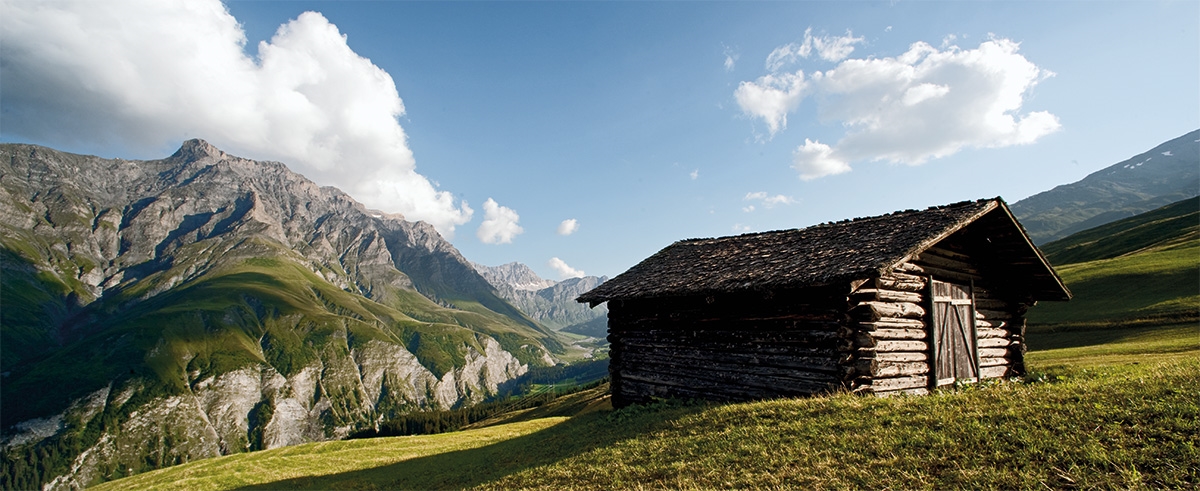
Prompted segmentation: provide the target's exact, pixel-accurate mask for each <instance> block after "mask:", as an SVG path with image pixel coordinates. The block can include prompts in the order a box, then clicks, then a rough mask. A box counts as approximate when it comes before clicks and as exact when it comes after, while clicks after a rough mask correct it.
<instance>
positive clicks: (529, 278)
mask: <svg viewBox="0 0 1200 491" xmlns="http://www.w3.org/2000/svg"><path fill="white" fill-rule="evenodd" d="M473 265H474V266H475V270H476V271H478V272H479V274H480V275H483V278H484V279H486V280H488V283H491V284H492V286H495V287H496V288H499V289H503V288H505V287H507V288H512V289H514V290H520V291H537V290H541V289H543V288H549V287H552V286H554V285H555V284H556V283H557V282H556V281H554V280H547V279H544V278H542V277H541V276H538V274H537V273H535V272H534V271H533V269H532V268H530V267H529V266H526V265H524V264H521V263H518V262H511V263H508V264H501V265H499V266H484V265H482V264H478V263H473Z"/></svg>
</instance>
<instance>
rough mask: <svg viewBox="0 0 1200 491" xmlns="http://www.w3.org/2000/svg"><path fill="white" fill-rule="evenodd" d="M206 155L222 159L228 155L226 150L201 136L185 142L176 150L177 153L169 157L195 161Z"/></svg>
mask: <svg viewBox="0 0 1200 491" xmlns="http://www.w3.org/2000/svg"><path fill="white" fill-rule="evenodd" d="M206 157H210V158H214V159H222V158H226V157H227V155H226V154H225V152H223V151H221V149H219V148H217V147H215V146H213V144H211V143H209V142H206V141H204V140H201V139H199V138H193V139H191V140H188V141H185V142H183V145H181V146H180V147H179V150H177V151H175V153H174V154H172V155H171V157H169V158H170V159H171V160H182V161H184V162H193V161H196V160H200V159H203V158H206Z"/></svg>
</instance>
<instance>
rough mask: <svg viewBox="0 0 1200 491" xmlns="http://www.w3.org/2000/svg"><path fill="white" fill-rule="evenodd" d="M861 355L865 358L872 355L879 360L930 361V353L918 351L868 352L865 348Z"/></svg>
mask: <svg viewBox="0 0 1200 491" xmlns="http://www.w3.org/2000/svg"><path fill="white" fill-rule="evenodd" d="M872 349H873V348H872ZM859 356H860V357H863V358H868V357H870V358H874V359H876V360H879V361H898V362H912V361H928V360H929V353H926V352H916V351H896V352H891V353H886V352H884V353H881V352H876V351H869V352H867V351H865V350H860V353H859Z"/></svg>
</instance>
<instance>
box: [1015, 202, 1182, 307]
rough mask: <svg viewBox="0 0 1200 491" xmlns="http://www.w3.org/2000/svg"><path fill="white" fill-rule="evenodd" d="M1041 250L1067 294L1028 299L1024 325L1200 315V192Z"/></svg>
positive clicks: (1048, 245)
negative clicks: (1059, 299) (1034, 300)
mask: <svg viewBox="0 0 1200 491" xmlns="http://www.w3.org/2000/svg"><path fill="white" fill-rule="evenodd" d="M1043 250H1044V251H1045V252H1046V253H1047V256H1048V257H1049V258H1050V260H1051V262H1052V263H1053V264H1056V265H1058V266H1056V269H1057V271H1058V273H1059V275H1060V276H1062V278H1063V281H1065V282H1066V284H1067V287H1068V288H1070V289H1071V292H1072V293H1073V294H1074V298H1072V299H1071V301H1069V302H1045V303H1041V304H1038V305H1037V306H1035V307H1034V308H1033V309H1031V310H1030V311H1029V314H1028V320H1029V325H1030V326H1031V327H1030V329H1033V330H1038V329H1043V330H1044V329H1046V328H1047V326H1053V329H1060V330H1061V329H1092V328H1096V327H1103V326H1121V325H1137V324H1159V323H1163V322H1177V321H1196V320H1200V198H1193V199H1188V200H1183V201H1180V202H1177V203H1174V204H1172V205H1169V206H1166V207H1163V208H1160V209H1157V210H1154V211H1152V212H1148V213H1145V214H1142V215H1138V216H1135V217H1131V218H1128V219H1125V220H1121V221H1118V222H1113V223H1110V224H1108V225H1104V226H1101V227H1097V228H1095V229H1091V230H1085V231H1083V232H1079V233H1077V234H1074V235H1072V236H1070V237H1067V238H1064V239H1062V240H1059V241H1056V242H1053V243H1050V244H1047V245H1046V247H1045V248H1044V249H1043ZM1071 261H1077V262H1071Z"/></svg>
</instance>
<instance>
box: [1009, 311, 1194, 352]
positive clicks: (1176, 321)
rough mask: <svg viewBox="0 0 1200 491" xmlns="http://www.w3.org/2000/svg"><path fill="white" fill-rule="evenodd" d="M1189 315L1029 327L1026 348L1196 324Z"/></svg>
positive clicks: (1106, 340) (1113, 339) (1114, 339)
mask: <svg viewBox="0 0 1200 491" xmlns="http://www.w3.org/2000/svg"><path fill="white" fill-rule="evenodd" d="M1188 317H1189V316H1178V317H1170V318H1166V319H1145V320H1141V321H1139V320H1133V321H1129V322H1128V323H1123V324H1109V325H1103V324H1084V325H1078V326H1061V325H1060V326H1053V325H1041V326H1030V327H1029V329H1028V331H1027V332H1026V336H1025V338H1026V340H1027V342H1028V343H1029V351H1031V352H1032V351H1045V350H1052V349H1060V348H1082V347H1087V346H1099V345H1104V344H1114V343H1120V342H1123V341H1127V340H1132V339H1134V338H1137V337H1139V336H1142V335H1144V334H1146V333H1150V332H1154V331H1164V330H1171V329H1178V328H1181V327H1185V326H1188V325H1190V326H1195V325H1197V324H1196V322H1197V319H1195V318H1188Z"/></svg>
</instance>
